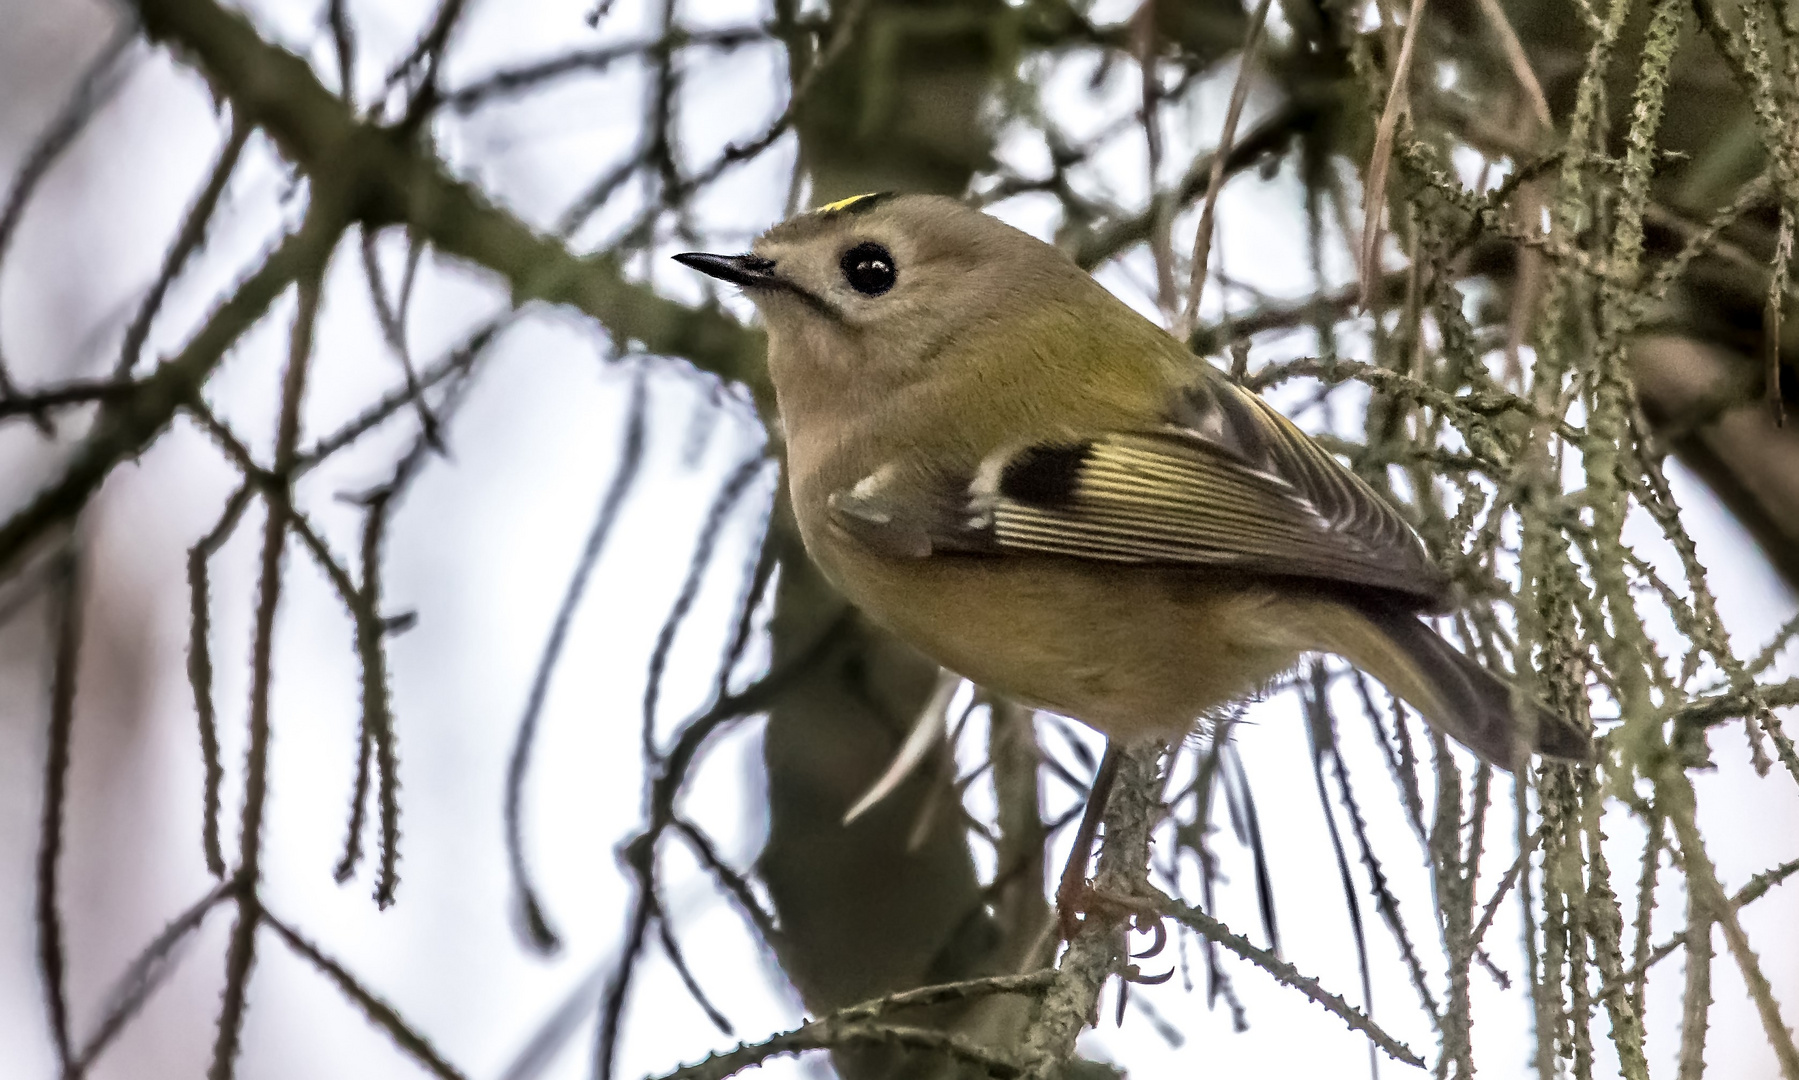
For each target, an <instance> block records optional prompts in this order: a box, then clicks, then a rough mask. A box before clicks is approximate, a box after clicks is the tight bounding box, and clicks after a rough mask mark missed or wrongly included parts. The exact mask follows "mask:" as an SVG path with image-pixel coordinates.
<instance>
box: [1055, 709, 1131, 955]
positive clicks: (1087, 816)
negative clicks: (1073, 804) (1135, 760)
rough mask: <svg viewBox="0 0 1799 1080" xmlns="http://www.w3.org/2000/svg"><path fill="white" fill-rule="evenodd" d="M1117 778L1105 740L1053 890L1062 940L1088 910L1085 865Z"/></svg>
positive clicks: (1110, 748)
mask: <svg viewBox="0 0 1799 1080" xmlns="http://www.w3.org/2000/svg"><path fill="white" fill-rule="evenodd" d="M1117 775H1118V751H1117V750H1116V749H1114V747H1113V745H1112V741H1111V740H1110V739H1108V740H1106V753H1105V756H1104V757H1102V758H1100V759H1099V769H1098V771H1096V772H1095V773H1094V774H1093V786H1092V787H1090V788H1088V789H1087V809H1086V811H1085V812H1084V813H1082V814H1081V824H1080V827H1079V828H1078V829H1076V830H1075V833H1074V847H1073V849H1072V850H1070V851H1069V853H1068V865H1067V866H1065V867H1063V868H1062V883H1061V884H1060V885H1058V886H1057V887H1056V922H1057V925H1058V926H1059V927H1060V928H1061V931H1062V938H1063V940H1065V941H1067V940H1072V939H1073V938H1074V935H1075V931H1077V930H1079V929H1080V925H1081V924H1080V919H1079V918H1078V917H1077V916H1079V915H1080V914H1081V913H1082V912H1083V911H1085V910H1086V906H1087V899H1088V896H1087V894H1088V893H1089V892H1090V891H1091V890H1090V889H1089V888H1088V887H1087V863H1088V862H1089V861H1090V860H1091V859H1092V858H1093V839H1094V837H1096V836H1098V835H1099V819H1100V818H1101V817H1103V816H1104V815H1105V812H1106V800H1107V798H1109V797H1110V796H1111V794H1112V780H1113V778H1114V777H1116V776H1117Z"/></svg>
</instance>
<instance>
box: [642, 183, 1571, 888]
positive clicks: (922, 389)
mask: <svg viewBox="0 0 1799 1080" xmlns="http://www.w3.org/2000/svg"><path fill="white" fill-rule="evenodd" d="M675 258H676V259H678V260H679V261H680V262H682V263H683V264H685V265H687V266H689V267H692V268H693V269H695V270H699V271H701V272H702V273H705V274H709V275H711V276H712V277H715V278H718V279H719V280H721V281H725V282H729V283H731V284H733V285H737V286H739V287H741V288H742V289H743V291H744V294H745V295H746V296H747V297H749V299H750V300H751V301H753V302H754V303H755V305H756V308H757V309H758V311H759V312H760V313H761V315H762V318H763V321H764V323H765V324H766V327H767V332H768V372H769V376H770V378H771V380H772V382H773V384H774V389H775V396H776V400H777V404H778V407H779V411H780V416H781V423H782V427H783V429H784V433H785V439H786V444H787V478H788V479H787V482H788V485H789V492H790V494H791V496H792V502H793V509H794V513H795V516H796V518H797V520H798V523H799V529H800V534H801V537H802V538H803V540H804V542H805V545H806V549H807V551H808V552H809V553H810V554H811V555H812V557H813V558H814V559H815V560H816V561H817V563H818V565H819V566H820V567H821V568H822V569H823V570H824V572H825V574H826V575H827V576H828V577H829V578H830V579H831V580H832V582H834V583H835V584H836V585H837V587H838V588H839V589H841V590H842V591H843V593H844V594H845V595H846V596H848V597H849V598H850V600H852V601H853V602H854V603H856V604H857V605H858V606H859V607H860V608H861V609H862V610H863V611H864V612H866V613H867V614H868V615H869V616H871V617H872V618H873V619H874V620H875V621H877V622H879V623H881V624H883V625H885V626H886V627H887V628H889V629H890V630H892V631H893V632H894V633H896V634H898V635H899V636H900V637H901V638H903V639H905V640H907V641H909V642H911V643H912V644H913V645H914V646H915V647H917V648H918V649H920V650H921V651H923V652H924V653H925V654H926V655H928V656H930V657H931V658H932V659H934V660H936V661H937V662H938V663H940V664H942V665H943V666H944V667H946V668H948V669H950V670H951V671H954V672H956V673H958V674H960V675H963V676H965V677H967V678H969V679H972V680H973V681H975V682H977V683H980V684H981V685H983V686H986V687H989V688H991V689H993V690H996V691H999V692H1001V693H1004V694H1007V695H1009V696H1011V697H1013V698H1015V699H1017V700H1019V701H1021V702H1024V703H1026V704H1028V705H1032V706H1035V707H1038V708H1043V709H1048V710H1050V711H1053V712H1057V713H1061V714H1063V715H1065V716H1070V717H1073V718H1075V719H1077V720H1080V721H1082V722H1084V723H1086V724H1088V725H1090V726H1092V727H1094V728H1096V729H1098V730H1099V731H1101V732H1104V733H1105V734H1106V735H1107V736H1108V737H1109V739H1112V740H1134V739H1138V738H1143V737H1148V736H1155V737H1161V738H1165V739H1166V738H1179V737H1181V736H1183V735H1184V734H1186V733H1187V732H1188V731H1190V730H1191V729H1192V728H1193V726H1194V725H1195V723H1196V722H1197V721H1198V720H1199V719H1200V718H1201V716H1202V715H1203V714H1205V713H1206V712H1207V711H1208V710H1212V709H1215V708H1216V707H1218V706H1221V705H1225V704H1227V703H1229V702H1232V701H1234V700H1237V699H1239V698H1243V697H1245V696H1247V695H1250V694H1252V693H1254V692H1256V691H1257V690H1259V689H1261V688H1263V687H1264V686H1266V685H1268V684H1269V683H1270V682H1272V681H1273V680H1274V679H1276V678H1277V677H1278V676H1280V675H1281V674H1282V673H1283V672H1286V671H1288V670H1289V669H1291V668H1292V667H1293V666H1294V665H1295V664H1296V663H1297V662H1298V660H1299V658H1300V657H1301V656H1302V655H1304V654H1308V653H1332V654H1335V655H1337V656H1340V657H1342V658H1344V659H1345V660H1348V661H1349V662H1350V663H1352V664H1354V665H1356V666H1357V667H1359V668H1361V669H1362V670H1364V671H1366V672H1368V673H1369V674H1370V675H1372V676H1374V677H1375V678H1377V679H1379V680H1380V681H1381V682H1382V683H1383V684H1385V685H1386V686H1387V687H1388V688H1389V689H1390V690H1392V691H1393V692H1394V693H1395V694H1397V695H1398V696H1399V697H1401V698H1403V699H1404V700H1405V701H1407V702H1408V703H1410V704H1411V706H1412V707H1413V708H1415V709H1417V710H1418V712H1419V713H1421V714H1422V715H1423V716H1424V718H1425V719H1426V720H1427V721H1428V722H1429V723H1430V724H1432V725H1433V726H1434V727H1435V728H1436V729H1437V730H1439V731H1441V732H1443V733H1444V734H1446V735H1449V736H1450V737H1452V738H1454V739H1455V740H1457V741H1458V742H1460V743H1462V744H1463V745H1464V746H1467V747H1468V748H1469V749H1470V750H1472V751H1474V752H1475V753H1476V754H1477V755H1479V756H1480V757H1481V758H1482V759H1483V760H1485V761H1488V762H1490V763H1492V764H1493V765H1495V766H1499V767H1501V768H1511V767H1513V766H1515V765H1517V764H1518V763H1520V762H1521V761H1523V760H1524V759H1525V758H1526V756H1527V755H1528V753H1529V751H1530V750H1531V749H1533V748H1534V749H1535V750H1537V751H1538V752H1540V753H1543V754H1546V755H1549V756H1552V757H1557V758H1566V759H1570V760H1576V761H1584V760H1588V759H1590V758H1591V756H1592V752H1593V751H1592V742H1591V737H1590V736H1589V734H1588V733H1587V732H1586V731H1585V730H1584V729H1583V728H1582V727H1580V726H1579V725H1577V724H1576V723H1574V722H1572V721H1570V720H1569V719H1567V718H1566V717H1563V716H1560V715H1558V714H1556V713H1554V712H1551V711H1549V710H1547V709H1544V708H1542V707H1540V706H1535V707H1529V708H1527V710H1526V711H1525V713H1524V714H1523V718H1524V723H1523V724H1522V725H1521V724H1520V723H1519V722H1518V717H1517V715H1515V713H1514V710H1513V705H1512V700H1511V698H1512V695H1511V691H1510V688H1509V687H1508V686H1507V684H1506V683H1505V682H1503V681H1501V680H1500V679H1498V678H1497V677H1495V676H1494V675H1492V674H1491V673H1489V672H1488V671H1487V670H1486V669H1485V668H1483V667H1481V666H1480V665H1479V664H1477V663H1475V662H1474V661H1472V660H1470V659H1468V658H1467V657H1466V656H1464V655H1463V654H1462V653H1460V652H1459V651H1457V650H1456V649H1455V648H1454V647H1453V646H1452V645H1450V644H1449V643H1448V642H1447V641H1445V640H1444V639H1443V638H1441V637H1439V636H1438V635H1437V633H1436V632H1435V631H1433V630H1432V629H1431V628H1430V627H1429V626H1427V625H1426V624H1425V623H1424V622H1422V621H1420V619H1419V617H1418V616H1419V614H1420V613H1432V612H1439V611H1442V610H1443V609H1444V608H1445V607H1446V606H1447V605H1448V602H1449V582H1448V579H1447V578H1446V576H1445V575H1444V574H1443V573H1442V571H1441V570H1439V569H1438V568H1437V567H1436V566H1435V565H1434V564H1433V563H1432V562H1431V560H1430V557H1429V555H1428V554H1427V553H1426V551H1425V549H1424V546H1423V544H1422V543H1421V542H1420V541H1419V539H1418V537H1417V535H1416V534H1415V533H1413V531H1412V530H1411V528H1410V527H1409V526H1408V525H1407V524H1406V522H1405V519H1404V518H1402V517H1401V516H1400V514H1399V513H1398V511H1396V510H1395V509H1394V508H1393V507H1392V506H1391V505H1389V504H1388V503H1387V502H1385V501H1384V500H1383V499H1382V498H1381V497H1380V496H1379V495H1378V494H1376V493H1375V491H1374V490H1373V489H1372V488H1370V487H1369V486H1368V485H1367V484H1366V483H1364V482H1363V481H1362V480H1361V479H1360V478H1358V477H1357V476H1356V475H1355V474H1354V473H1352V472H1350V471H1349V470H1348V469H1347V468H1345V467H1344V466H1343V465H1342V464H1340V463H1339V462H1338V461H1337V460H1336V458H1334V457H1333V456H1331V454H1330V453H1329V452H1327V451H1326V450H1325V449H1324V448H1323V447H1321V446H1320V445H1318V443H1316V442H1314V441H1313V440H1312V439H1311V438H1310V437H1308V436H1307V435H1305V434H1304V433H1303V432H1301V431H1300V430H1299V429H1298V428H1297V427H1295V426H1294V425H1293V424H1292V422H1290V421H1289V420H1287V419H1286V418H1285V417H1284V416H1282V415H1280V413H1278V412H1276V411H1275V410H1274V409H1273V408H1272V407H1270V406H1269V405H1268V404H1267V403H1266V402H1264V401H1263V400H1262V399H1261V398H1260V397H1258V396H1256V395H1255V394H1253V393H1251V392H1249V391H1246V390H1244V389H1242V388H1240V387H1238V386H1237V385H1235V384H1234V383H1232V382H1231V381H1230V380H1229V379H1227V378H1226V377H1225V376H1224V375H1222V374H1221V373H1219V372H1218V371H1216V370H1215V369H1214V368H1213V367H1212V365H1210V364H1208V363H1206V362H1204V361H1203V360H1200V359H1199V358H1197V357H1195V356H1194V355H1193V354H1192V353H1191V352H1190V351H1189V350H1188V349H1187V348H1186V346H1185V345H1183V344H1182V343H1181V342H1180V341H1178V340H1176V339H1175V338H1174V337H1172V336H1170V335H1169V334H1168V333H1167V332H1166V331H1164V330H1162V329H1161V328H1160V327H1158V326H1156V325H1155V324H1154V323H1151V322H1150V321H1149V320H1147V319H1145V318H1143V317H1142V316H1141V315H1139V314H1137V313H1136V312H1135V311H1133V310H1132V309H1131V308H1130V307H1128V306H1127V305H1126V304H1125V303H1124V302H1123V301H1121V300H1119V299H1118V298H1117V297H1115V296H1113V295H1112V294H1111V293H1110V292H1108V291H1107V290H1106V289H1105V288H1104V287H1103V286H1101V285H1100V284H1099V283H1098V282H1097V281H1095V280H1094V279H1093V278H1092V277H1091V276H1089V275H1088V274H1087V273H1086V272H1085V271H1083V270H1082V269H1081V268H1080V267H1078V266H1077V265H1075V263H1074V262H1073V260H1071V259H1070V258H1069V257H1068V256H1067V255H1066V254H1064V253H1063V252H1062V251H1060V250H1059V249H1057V248H1056V247H1054V246H1052V245H1050V244H1046V243H1044V242H1043V241H1041V240H1038V239H1036V238H1035V237H1033V236H1031V235H1029V234H1027V233H1024V232H1021V231H1020V230H1018V229H1015V228H1012V227H1011V226H1009V225H1006V224H1005V223H1003V222H1001V221H999V220H998V219H996V218H993V217H991V216H989V215H987V214H984V213H981V212H980V211H977V210H974V209H971V208H969V207H966V206H963V205H962V204H960V203H958V202H956V201H954V200H951V199H947V198H941V197H936V196H924V195H894V194H890V193H882V194H873V195H863V196H858V197H856V198H852V199H845V200H843V201H841V202H836V203H832V204H830V205H828V206H824V207H821V208H819V209H817V210H814V211H812V212H809V213H804V214H800V215H798V216H796V217H794V218H792V219H791V220H789V221H786V222H784V223H782V224H780V225H777V226H775V227H774V228H772V229H770V230H769V231H768V232H767V233H765V234H764V235H763V236H762V237H761V238H760V239H758V240H757V241H756V242H755V244H754V245H753V248H752V251H751V252H750V253H749V254H743V255H713V254H704V253H698V252H690V253H687V254H683V255H677V256H675ZM1526 729H1529V730H1526ZM1108 756H1109V755H1108ZM1105 779H1109V778H1106V777H1102V778H1101V780H1105ZM1101 780H1096V782H1095V792H1094V795H1093V798H1092V799H1091V800H1090V805H1089V807H1088V816H1089V817H1090V818H1091V819H1093V820H1094V821H1095V822H1096V821H1097V814H1098V809H1097V808H1096V807H1095V806H1094V805H1092V804H1093V803H1103V800H1104V796H1103V793H1102V791H1101V790H1100V788H1101ZM1077 844H1078V841H1077ZM1085 868H1086V860H1085V858H1084V857H1083V858H1082V859H1081V865H1080V871H1081V873H1082V875H1083V876H1084V872H1085ZM1072 872H1073V871H1072V864H1071V873H1072ZM1076 883H1077V884H1078V880H1077V882H1076ZM1067 884H1068V882H1067V879H1066V878H1065V879H1064V886H1065V888H1064V890H1063V894H1064V896H1065V895H1066V893H1067V888H1066V886H1067Z"/></svg>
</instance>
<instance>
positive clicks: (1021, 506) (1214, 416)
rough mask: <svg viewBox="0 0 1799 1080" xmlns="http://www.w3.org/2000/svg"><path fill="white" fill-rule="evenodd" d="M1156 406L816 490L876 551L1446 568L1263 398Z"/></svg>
mask: <svg viewBox="0 0 1799 1080" xmlns="http://www.w3.org/2000/svg"><path fill="white" fill-rule="evenodd" d="M1165 419H1166V422H1165V423H1163V424H1161V425H1160V426H1146V427H1145V428H1144V429H1143V430H1134V431H1106V432H1097V433H1093V434H1090V435H1087V436H1084V437H1081V438H1076V439H1070V440H1067V441H1061V442H1055V443H1036V444H1032V445H1025V446H1017V447H1013V448H1010V449H1007V450H1003V451H1001V452H999V453H997V454H995V455H993V456H992V457H990V458H988V459H987V460H986V461H985V462H982V463H981V465H980V467H979V468H978V469H976V470H975V472H974V473H973V474H972V475H961V476H943V477H937V478H934V479H933V480H932V481H931V482H930V483H929V484H927V485H926V489H925V490H921V488H920V487H919V485H918V484H917V483H916V481H908V482H905V483H900V482H898V477H899V476H900V471H899V470H898V469H890V470H883V471H881V472H878V473H876V474H874V475H872V476H869V477H867V478H865V479H864V480H863V481H862V482H861V483H859V484H857V485H856V486H855V487H854V488H852V489H850V490H848V491H843V492H838V493H837V494H835V495H833V496H832V497H831V500H830V512H831V516H832V518H833V520H834V521H835V522H836V523H837V524H838V525H839V526H840V527H842V528H843V529H844V530H845V531H847V532H848V533H850V534H851V535H852V536H855V537H856V538H858V539H859V540H861V541H862V542H863V543H865V544H867V545H869V546H871V547H874V548H876V549H877V550H881V551H883V552H886V553H888V554H890V555H895V556H901V557H914V558H919V557H927V556H933V555H940V554H948V553H964V554H993V555H1023V554H1039V555H1063V556H1071V557H1074V558H1080V559H1093V560H1099V561H1105V562H1112V563H1151V564H1164V565H1186V566H1193V567H1210V568H1216V569H1226V570H1240V571H1245V572H1252V573H1258V574H1271V575H1281V576H1293V577H1303V578H1313V579H1318V580H1323V581H1330V582H1341V583H1347V584H1356V585H1372V586H1377V587H1379V588H1383V589H1389V590H1393V591H1395V592H1398V593H1401V594H1404V595H1406V596H1407V597H1409V598H1411V599H1412V600H1413V601H1414V602H1416V603H1417V604H1418V605H1419V606H1425V607H1434V606H1437V605H1438V604H1440V603H1441V602H1442V600H1443V595H1444V592H1445V590H1446V586H1447V583H1446V581H1445V579H1444V576H1443V574H1442V572H1441V571H1440V570H1438V569H1437V567H1436V566H1434V565H1433V564H1432V563H1431V561H1430V559H1429V557H1428V555H1427V554H1426V553H1425V551H1424V547H1423V545H1422V544H1421V543H1420V542H1419V540H1418V537H1417V535H1416V534H1414V533H1413V532H1412V530H1411V528H1410V527H1409V526H1408V525H1407V524H1406V522H1405V520H1404V519H1403V518H1402V517H1400V516H1399V513H1398V512H1397V511H1396V510H1395V509H1394V508H1393V507H1392V506H1391V505H1389V504H1388V503H1387V502H1386V501H1385V500H1384V499H1382V498H1381V497H1380V496H1379V495H1377V494H1376V493H1375V492H1374V490H1373V489H1372V488H1370V487H1369V486H1368V485H1367V484H1366V483H1364V482H1363V481H1362V480H1361V479H1360V478H1358V477H1357V476H1355V474H1353V473H1351V472H1350V471H1349V470H1348V469H1346V468H1344V467H1343V466H1342V465H1341V464H1339V463H1338V461H1337V460H1336V459H1335V458H1334V457H1332V456H1331V455H1330V454H1329V453H1328V452H1326V451H1325V450H1324V448H1323V447H1321V446H1319V445H1318V444H1317V443H1316V442H1314V441H1312V440H1311V439H1310V438H1308V437H1307V436H1306V435H1305V433H1303V432H1301V431H1300V430H1299V429H1298V428H1297V427H1295V426H1294V425H1293V423H1292V422H1291V421H1289V420H1288V419H1287V418H1286V417H1284V416H1282V415H1280V413H1278V412H1276V411H1275V410H1274V409H1273V408H1272V407H1270V406H1269V405H1268V404H1267V403H1266V402H1264V401H1263V400H1262V399H1261V398H1259V397H1257V396H1255V395H1254V394H1251V393H1249V392H1247V391H1244V390H1240V389H1238V388H1237V387H1235V386H1234V385H1232V384H1230V383H1228V382H1225V381H1224V380H1223V379H1219V378H1215V377H1204V378H1200V379H1197V380H1195V381H1194V382H1193V383H1191V384H1190V385H1188V386H1185V387H1182V388H1181V389H1180V390H1179V391H1178V392H1177V393H1175V394H1174V395H1172V396H1171V401H1170V404H1169V409H1168V414H1167V416H1166V418H1165Z"/></svg>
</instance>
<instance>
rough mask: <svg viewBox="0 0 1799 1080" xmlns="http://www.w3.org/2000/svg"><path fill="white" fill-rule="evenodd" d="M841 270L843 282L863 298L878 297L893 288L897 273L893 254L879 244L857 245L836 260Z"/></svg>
mask: <svg viewBox="0 0 1799 1080" xmlns="http://www.w3.org/2000/svg"><path fill="white" fill-rule="evenodd" d="M837 265H838V266H840V267H842V268H843V280H845V281H847V282H849V283H850V288H852V289H854V290H856V291H857V292H859V293H861V294H862V295H864V296H879V295H881V294H882V293H884V292H886V291H887V290H888V289H891V288H893V279H894V277H895V276H896V274H897V271H895V270H894V268H893V253H892V252H890V251H888V250H887V249H886V248H884V247H882V246H881V245H879V244H857V245H856V246H855V247H853V248H850V249H849V250H848V251H846V252H844V253H843V258H841V259H839V260H837Z"/></svg>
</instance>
